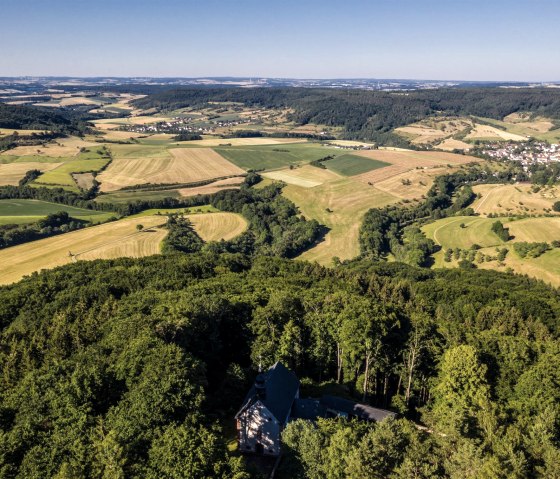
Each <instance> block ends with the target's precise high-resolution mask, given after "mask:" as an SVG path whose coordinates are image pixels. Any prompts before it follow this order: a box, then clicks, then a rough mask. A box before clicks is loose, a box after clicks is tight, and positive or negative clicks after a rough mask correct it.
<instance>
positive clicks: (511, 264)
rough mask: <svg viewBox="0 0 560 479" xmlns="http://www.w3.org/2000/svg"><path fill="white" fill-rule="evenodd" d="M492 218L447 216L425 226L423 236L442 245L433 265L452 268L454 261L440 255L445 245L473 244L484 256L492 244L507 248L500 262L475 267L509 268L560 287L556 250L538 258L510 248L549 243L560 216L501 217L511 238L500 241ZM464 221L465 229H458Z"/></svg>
mask: <svg viewBox="0 0 560 479" xmlns="http://www.w3.org/2000/svg"><path fill="white" fill-rule="evenodd" d="M494 221H497V220H496V219H492V218H480V217H461V216H459V217H451V218H444V219H442V220H438V221H436V222H434V223H431V224H428V225H425V226H423V227H422V230H423V231H424V232H425V233H426V236H428V237H429V238H432V239H434V240H435V241H436V243H438V244H440V245H441V246H442V249H441V251H439V252H438V253H436V254H435V255H434V259H435V264H434V267H438V268H440V267H456V266H457V262H456V261H452V262H450V263H446V262H444V261H443V254H444V251H445V250H446V249H447V248H455V247H458V248H462V249H468V248H469V247H470V246H471V245H472V244H474V243H476V244H479V245H480V246H483V248H482V249H481V250H480V251H481V252H482V253H484V254H485V255H490V256H495V255H496V247H499V248H504V247H505V248H507V249H508V251H509V252H508V254H507V256H506V259H505V261H504V263H503V264H502V265H500V264H499V263H498V262H497V261H491V262H485V263H482V264H478V265H477V266H478V267H479V268H484V269H497V270H499V271H504V270H505V269H506V268H512V269H513V270H514V271H515V272H517V273H522V274H528V275H530V276H533V277H535V278H539V279H542V280H544V281H546V282H547V283H551V284H553V285H555V286H560V250H558V249H553V250H551V251H548V252H546V253H545V254H543V255H542V256H540V257H538V258H520V257H519V256H518V255H517V254H516V253H515V251H514V249H513V243H515V242H518V241H527V242H548V243H550V242H552V241H553V240H555V239H558V238H560V218H525V219H520V220H514V221H509V220H508V219H507V218H501V219H500V221H502V223H504V226H506V227H508V228H509V230H510V234H511V235H512V236H513V239H512V240H510V241H508V242H507V243H504V242H503V241H501V240H500V239H499V238H498V237H497V236H496V235H495V234H494V233H492V231H491V230H490V227H491V225H492V223H493V222H494ZM461 223H464V224H465V225H466V228H460V226H459V225H460V224H461Z"/></svg>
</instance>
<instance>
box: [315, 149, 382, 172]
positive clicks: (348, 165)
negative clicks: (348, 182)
mask: <svg viewBox="0 0 560 479" xmlns="http://www.w3.org/2000/svg"><path fill="white" fill-rule="evenodd" d="M324 165H325V166H326V167H327V168H328V169H329V170H331V171H334V172H335V173H338V174H339V175H343V176H354V175H360V174H362V173H367V172H368V171H372V170H377V169H378V168H383V167H385V166H389V163H386V162H384V161H379V160H375V159H369V158H364V157H363V156H356V155H348V154H345V155H340V156H337V157H336V158H334V159H332V160H329V161H325V162H324Z"/></svg>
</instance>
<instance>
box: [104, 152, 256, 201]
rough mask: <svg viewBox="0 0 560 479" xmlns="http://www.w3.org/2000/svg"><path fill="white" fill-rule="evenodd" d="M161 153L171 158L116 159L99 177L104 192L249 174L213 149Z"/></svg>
mask: <svg viewBox="0 0 560 479" xmlns="http://www.w3.org/2000/svg"><path fill="white" fill-rule="evenodd" d="M118 146H121V145H118ZM126 146H128V145H126ZM160 150H161V149H160ZM161 151H162V152H163V153H164V154H166V155H167V156H166V157H159V158H149V159H148V158H130V159H128V158H115V159H114V160H113V162H112V163H111V164H110V165H109V167H108V168H107V169H106V170H105V171H103V172H102V173H101V174H100V175H99V176H98V178H97V179H98V181H100V182H101V191H114V190H118V189H121V188H123V187H125V186H134V185H142V184H146V183H153V184H165V183H169V184H176V183H191V182H195V181H201V180H208V179H211V178H219V177H222V176H230V175H241V174H243V173H245V171H243V170H242V169H241V168H239V167H237V166H235V165H234V164H233V163H230V162H229V161H227V160H226V159H224V158H223V157H222V156H220V155H219V154H218V153H216V152H215V151H214V150H212V149H210V148H173V149H170V150H167V152H166V151H165V150H161Z"/></svg>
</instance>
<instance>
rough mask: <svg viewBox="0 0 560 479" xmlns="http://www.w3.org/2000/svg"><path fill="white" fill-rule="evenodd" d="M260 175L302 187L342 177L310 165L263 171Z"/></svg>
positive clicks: (313, 185)
mask: <svg viewBox="0 0 560 479" xmlns="http://www.w3.org/2000/svg"><path fill="white" fill-rule="evenodd" d="M262 176H264V177H265V178H270V179H272V180H276V181H283V182H284V183H287V184H289V185H296V186H302V187H304V188H313V187H315V186H319V185H322V184H323V183H325V182H326V181H333V180H337V179H341V178H342V177H341V176H340V175H337V174H336V173H333V172H332V171H329V170H326V169H323V168H317V167H315V166H310V165H305V166H302V167H300V168H294V169H293V170H289V169H287V170H278V171H270V172H268V173H263V175H262Z"/></svg>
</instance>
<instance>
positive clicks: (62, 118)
mask: <svg viewBox="0 0 560 479" xmlns="http://www.w3.org/2000/svg"><path fill="white" fill-rule="evenodd" d="M88 127H89V126H88V124H87V123H85V122H84V121H82V120H81V119H80V118H77V117H76V115H75V114H73V113H72V112H59V111H56V112H55V111H51V110H48V109H45V108H37V107H32V106H23V105H6V104H5V103H0V128H13V129H25V130H50V131H56V132H62V133H73V134H79V133H81V132H84V131H85V130H86V129H87V128H88Z"/></svg>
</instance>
